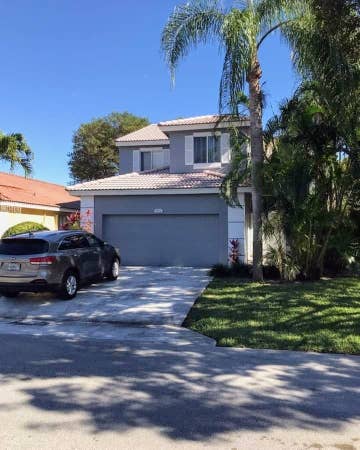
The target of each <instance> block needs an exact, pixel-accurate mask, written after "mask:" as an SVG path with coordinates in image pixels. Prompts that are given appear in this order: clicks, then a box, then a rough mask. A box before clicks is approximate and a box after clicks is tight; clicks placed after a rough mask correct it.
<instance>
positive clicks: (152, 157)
mask: <svg viewBox="0 0 360 450" xmlns="http://www.w3.org/2000/svg"><path fill="white" fill-rule="evenodd" d="M164 165H165V158H164V151H163V150H159V151H142V152H140V170H141V171H142V172H143V171H144V170H152V169H159V168H161V167H164Z"/></svg>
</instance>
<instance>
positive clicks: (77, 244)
mask: <svg viewBox="0 0 360 450" xmlns="http://www.w3.org/2000/svg"><path fill="white" fill-rule="evenodd" d="M86 247H89V242H88V241H87V239H86V237H85V236H84V235H83V234H75V235H73V236H67V237H65V238H64V239H63V241H62V242H61V244H60V245H59V250H73V249H77V248H86Z"/></svg>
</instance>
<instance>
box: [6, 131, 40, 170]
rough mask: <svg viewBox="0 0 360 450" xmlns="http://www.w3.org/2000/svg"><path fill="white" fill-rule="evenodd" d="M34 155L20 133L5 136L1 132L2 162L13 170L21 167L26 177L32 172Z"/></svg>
mask: <svg viewBox="0 0 360 450" xmlns="http://www.w3.org/2000/svg"><path fill="white" fill-rule="evenodd" d="M32 159H33V153H32V151H31V149H30V147H29V146H28V145H27V143H26V141H25V139H24V137H23V135H22V134H20V133H12V134H3V133H1V131H0V161H1V160H2V161H5V162H8V163H9V164H10V168H11V170H12V169H14V168H15V167H16V166H20V167H21V168H22V169H23V170H24V173H25V176H27V175H30V174H31V172H32V165H31V161H32Z"/></svg>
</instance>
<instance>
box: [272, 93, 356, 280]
mask: <svg viewBox="0 0 360 450" xmlns="http://www.w3.org/2000/svg"><path fill="white" fill-rule="evenodd" d="M359 130H360V127H359V119H358V131H359ZM343 131H344V130H343V129H342V128H340V127H338V123H337V120H336V119H334V117H333V115H332V111H331V109H329V108H328V104H327V102H326V101H324V96H322V95H321V91H320V92H319V87H318V86H317V85H315V86H313V85H308V84H306V85H305V86H303V87H302V88H301V89H299V90H298V92H296V94H295V96H294V97H293V98H292V99H291V100H290V101H288V102H286V103H285V104H284V105H282V106H281V108H280V114H279V115H278V116H275V117H274V118H273V119H271V120H270V121H269V122H268V125H267V128H266V132H265V141H266V143H267V145H268V146H270V148H271V152H270V153H269V156H268V157H267V161H266V164H265V166H264V168H265V171H264V173H265V186H266V192H267V194H268V196H267V197H266V202H265V206H266V208H265V210H266V211H267V214H268V216H267V217H268V222H267V223H266V226H265V230H266V231H267V232H268V234H269V235H271V236H272V237H274V236H275V238H276V239H275V241H276V245H275V246H272V248H270V252H269V254H268V257H270V259H271V261H272V262H276V264H277V266H278V267H279V269H280V272H281V273H282V274H283V275H284V274H285V276H286V272H287V273H288V274H289V273H291V274H292V277H293V275H294V271H299V272H300V273H301V274H302V276H303V277H304V278H307V279H309V278H318V277H320V276H321V275H322V274H323V270H324V260H325V256H326V254H327V252H328V250H329V248H331V247H333V248H334V249H337V250H339V249H341V251H348V250H349V248H350V247H351V245H352V244H355V243H356V242H357V241H359V236H358V235H357V234H356V233H351V230H353V228H354V221H353V218H352V215H353V214H354V213H355V215H356V214H358V212H359V211H360V179H359V173H360V158H356V157H354V154H356V153H354V152H353V150H354V149H353V148H352V147H351V145H352V136H351V135H350V136H349V135H346V134H343ZM281 236H283V237H284V239H282V238H281ZM358 244H359V242H358ZM288 278H289V276H288Z"/></svg>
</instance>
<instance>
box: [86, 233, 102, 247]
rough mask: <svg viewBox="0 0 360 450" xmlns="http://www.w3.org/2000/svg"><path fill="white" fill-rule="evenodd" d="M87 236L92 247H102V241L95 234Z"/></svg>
mask: <svg viewBox="0 0 360 450" xmlns="http://www.w3.org/2000/svg"><path fill="white" fill-rule="evenodd" d="M86 237H87V240H88V241H89V244H90V247H101V245H102V241H101V240H100V239H98V238H97V237H96V236H94V235H93V234H88V235H87V236H86Z"/></svg>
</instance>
